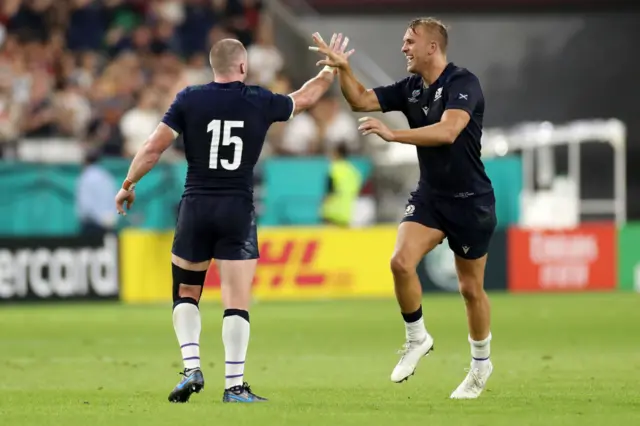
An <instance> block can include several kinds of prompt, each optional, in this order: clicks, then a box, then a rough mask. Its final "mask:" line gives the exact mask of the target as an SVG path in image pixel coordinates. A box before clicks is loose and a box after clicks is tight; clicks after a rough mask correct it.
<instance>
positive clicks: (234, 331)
mask: <svg viewBox="0 0 640 426" xmlns="http://www.w3.org/2000/svg"><path fill="white" fill-rule="evenodd" d="M250 331H251V326H250V324H249V321H247V320H246V319H244V318H242V317H241V316H239V315H229V316H225V317H224V319H223V320H222V342H223V343H224V359H225V368H224V378H225V380H224V382H225V385H224V388H225V389H229V388H232V387H234V386H240V385H242V383H243V378H244V363H245V360H246V357H247V348H248V346H249V334H250Z"/></svg>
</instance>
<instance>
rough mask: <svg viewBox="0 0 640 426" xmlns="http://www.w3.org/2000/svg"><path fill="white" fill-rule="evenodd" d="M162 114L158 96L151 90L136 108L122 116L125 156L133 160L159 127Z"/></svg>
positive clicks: (143, 92)
mask: <svg viewBox="0 0 640 426" xmlns="http://www.w3.org/2000/svg"><path fill="white" fill-rule="evenodd" d="M161 118H162V114H161V112H160V111H159V109H158V94H157V93H156V91H155V89H152V88H149V89H146V90H144V91H142V93H141V94H140V99H139V100H138V104H137V105H136V107H135V108H133V109H130V110H129V111H127V112H126V113H125V114H124V115H123V116H122V121H120V131H121V132H122V136H123V138H124V152H123V154H124V156H125V157H129V158H133V156H135V155H136V153H137V152H138V150H139V149H140V147H141V146H142V144H143V143H144V142H145V141H146V140H147V138H148V137H149V135H150V134H151V133H153V131H154V130H155V128H156V127H157V126H158V123H159V122H160V119H161Z"/></svg>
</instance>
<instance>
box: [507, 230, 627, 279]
mask: <svg viewBox="0 0 640 426" xmlns="http://www.w3.org/2000/svg"><path fill="white" fill-rule="evenodd" d="M508 247H509V261H508V282H509V290H510V291H512V292H539V291H560V292H569V291H570V292H574V291H590V290H595V291H603V290H614V289H615V288H616V286H617V280H618V279H617V275H618V274H617V251H618V250H617V249H618V247H617V230H616V227H615V225H614V224H613V223H584V224H582V225H580V226H579V227H576V228H573V229H559V230H536V229H522V228H510V229H509V234H508Z"/></svg>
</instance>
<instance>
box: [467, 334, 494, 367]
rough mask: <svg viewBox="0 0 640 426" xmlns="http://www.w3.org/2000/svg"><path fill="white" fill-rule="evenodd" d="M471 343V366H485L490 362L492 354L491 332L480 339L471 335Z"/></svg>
mask: <svg viewBox="0 0 640 426" xmlns="http://www.w3.org/2000/svg"><path fill="white" fill-rule="evenodd" d="M469 343H470V344H471V368H485V367H486V366H487V365H488V364H489V357H490V356H491V333H489V336H488V337H487V338H486V339H484V340H480V341H475V340H473V339H472V338H471V336H469Z"/></svg>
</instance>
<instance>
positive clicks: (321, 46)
mask: <svg viewBox="0 0 640 426" xmlns="http://www.w3.org/2000/svg"><path fill="white" fill-rule="evenodd" d="M312 37H313V42H314V43H315V44H316V45H315V46H309V50H312V51H314V52H318V53H320V54H322V55H325V56H326V58H325V59H322V60H320V61H318V62H317V63H316V65H328V66H330V67H334V68H340V69H346V68H347V67H348V65H349V61H348V59H349V56H351V55H353V53H354V52H355V49H351V50H350V51H348V52H345V50H346V49H347V45H348V44H349V37H345V38H344V40H343V39H342V33H340V34H335V33H334V34H333V36H332V37H331V42H330V43H329V45H328V46H327V43H325V42H324V40H323V39H322V36H321V35H320V34H319V33H314V34H313V36H312Z"/></svg>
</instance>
